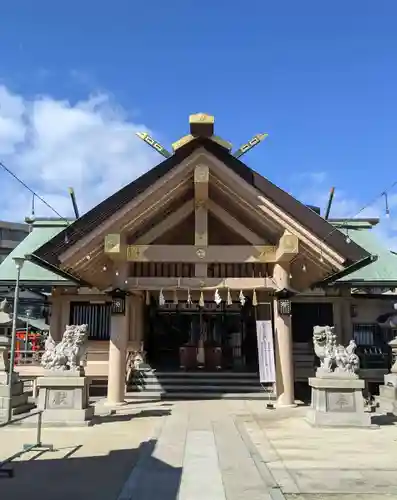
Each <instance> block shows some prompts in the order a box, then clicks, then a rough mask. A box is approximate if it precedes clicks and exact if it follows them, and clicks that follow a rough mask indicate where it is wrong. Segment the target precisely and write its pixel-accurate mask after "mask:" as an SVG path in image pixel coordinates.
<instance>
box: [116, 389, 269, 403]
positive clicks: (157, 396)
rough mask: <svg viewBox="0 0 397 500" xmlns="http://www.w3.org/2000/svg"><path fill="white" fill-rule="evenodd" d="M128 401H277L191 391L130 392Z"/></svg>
mask: <svg viewBox="0 0 397 500" xmlns="http://www.w3.org/2000/svg"><path fill="white" fill-rule="evenodd" d="M125 399H126V401H134V400H140V401H141V400H149V401H156V400H164V399H167V400H179V399H203V400H205V399H229V400H230V399H231V400H233V399H242V400H253V399H255V400H257V399H260V400H263V402H264V404H265V403H266V401H275V400H276V397H275V395H273V394H270V395H269V394H267V393H264V392H251V393H247V392H227V393H219V392H191V391H183V392H172V393H167V392H157V391H156V392H152V391H141V392H128V393H127V394H126V398H125Z"/></svg>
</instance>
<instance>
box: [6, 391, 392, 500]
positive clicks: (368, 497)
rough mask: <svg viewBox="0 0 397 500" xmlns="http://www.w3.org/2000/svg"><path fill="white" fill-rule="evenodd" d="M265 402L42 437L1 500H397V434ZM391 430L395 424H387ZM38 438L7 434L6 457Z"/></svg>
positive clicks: (186, 406) (121, 418)
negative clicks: (314, 422)
mask: <svg viewBox="0 0 397 500" xmlns="http://www.w3.org/2000/svg"><path fill="white" fill-rule="evenodd" d="M305 412H306V409H305V408H295V409H288V410H281V409H280V410H274V411H271V410H265V409H264V404H263V403H262V402H261V401H251V402H250V401H202V402H199V401H189V402H176V403H173V402H168V403H167V402H157V403H142V402H139V403H136V404H132V405H128V406H126V407H123V408H120V409H119V410H118V411H117V414H116V415H113V416H111V417H102V418H100V419H99V422H98V425H95V426H93V427H92V428H84V429H81V428H80V429H64V430H50V429H44V430H43V441H44V442H49V443H52V444H54V445H55V447H56V449H57V451H55V452H52V453H51V452H45V453H43V454H41V455H39V456H37V453H33V452H32V453H29V454H25V455H24V456H22V457H21V458H20V459H18V461H17V462H16V463H15V477H14V478H13V479H8V478H1V479H0V498H1V500H25V499H26V498H29V499H30V500H36V499H37V500H39V499H40V500H54V499H55V498H56V499H57V500H66V499H67V500H70V498H83V497H88V498H95V499H98V500H129V499H132V498H133V499H139V500H157V499H158V500H196V499H197V500H198V499H200V500H201V499H205V500H242V499H248V500H282V499H283V498H286V499H288V500H293V499H294V500H320V499H321V500H331V499H332V500H375V499H377V500H378V499H379V500H381V499H385V500H386V499H397V426H395V425H394V423H393V422H390V421H386V420H384V421H383V422H382V423H383V424H385V425H382V426H380V427H379V428H377V429H362V430H359V429H357V430H350V429H349V430H335V429H313V428H312V427H310V426H309V425H308V424H307V423H306V422H305V420H304V414H305ZM386 424H387V425H386ZM33 437H34V430H33V429H16V428H14V429H12V428H7V429H0V459H2V458H5V457H6V456H8V455H11V454H12V453H14V452H16V451H17V450H19V449H20V447H21V446H22V444H23V443H25V442H27V441H28V442H29V441H31V440H32V439H33Z"/></svg>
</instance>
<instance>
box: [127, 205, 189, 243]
mask: <svg viewBox="0 0 397 500" xmlns="http://www.w3.org/2000/svg"><path fill="white" fill-rule="evenodd" d="M193 209H194V203H193V200H190V201H188V202H186V203H185V204H184V205H182V206H181V207H180V208H178V210H176V211H175V212H173V213H172V214H170V215H169V216H168V217H166V218H165V219H163V220H162V221H161V222H160V223H159V224H157V226H154V227H152V228H151V229H149V231H148V232H147V233H145V234H143V235H142V236H141V237H139V238H137V239H136V241H135V242H134V244H135V245H149V244H150V243H152V242H153V241H155V240H157V239H158V238H159V237H160V236H162V235H163V234H165V233H166V232H167V231H169V230H170V229H172V228H173V227H175V226H177V225H178V224H180V223H181V222H182V221H183V220H185V219H186V218H187V217H188V216H189V215H190V214H191V213H192V212H193Z"/></svg>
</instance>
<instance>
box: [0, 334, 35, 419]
mask: <svg viewBox="0 0 397 500" xmlns="http://www.w3.org/2000/svg"><path fill="white" fill-rule="evenodd" d="M10 346H11V339H10V338H9V337H5V336H4V335H0V422H2V421H4V420H6V419H7V417H8V408H9V406H10V405H11V407H12V411H11V417H13V416H15V415H19V414H21V413H26V412H28V411H30V410H32V409H33V408H34V407H35V405H34V404H33V403H30V402H29V401H28V394H27V393H26V392H23V383H22V382H21V380H20V379H19V376H18V374H17V373H15V372H12V387H11V400H10V394H9V389H8V373H9V371H10V362H9V359H8V356H9V350H10Z"/></svg>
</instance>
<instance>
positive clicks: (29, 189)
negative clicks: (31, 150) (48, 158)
mask: <svg viewBox="0 0 397 500" xmlns="http://www.w3.org/2000/svg"><path fill="white" fill-rule="evenodd" d="M0 167H2V168H3V169H4V170H5V171H6V172H7V173H8V174H10V175H11V176H12V177H13V178H14V179H15V180H16V181H17V182H19V183H20V184H21V185H22V186H23V187H24V188H26V189H27V190H28V191H29V192H30V193H32V195H33V196H35V197H36V198H37V199H38V200H40V201H41V202H42V203H44V205H46V206H47V207H48V208H49V209H50V210H52V211H53V212H54V213H55V214H56V215H57V216H58V217H59V218H60V219H61V220H63V221H65V222H67V224H68V225H70V221H68V220H67V219H65V217H63V216H62V215H61V214H60V213H59V212H58V211H57V210H55V208H54V207H53V206H51V205H50V204H49V203H48V202H47V201H46V200H45V199H44V198H43V197H42V196H40V195H39V194H37V193H36V191H34V190H33V189H32V188H31V187H29V186H28V185H27V184H26V182H24V181H23V180H22V179H20V178H19V177H18V176H17V175H16V174H14V172H13V171H12V170H10V169H9V168H8V167H6V166H5V165H4V163H3V162H2V161H0Z"/></svg>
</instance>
